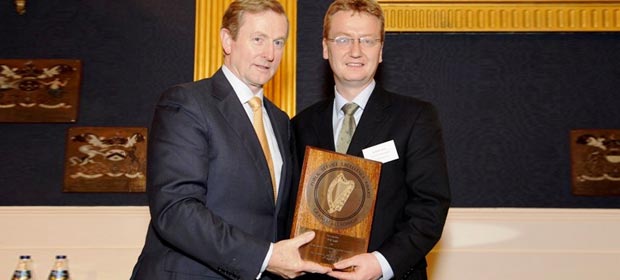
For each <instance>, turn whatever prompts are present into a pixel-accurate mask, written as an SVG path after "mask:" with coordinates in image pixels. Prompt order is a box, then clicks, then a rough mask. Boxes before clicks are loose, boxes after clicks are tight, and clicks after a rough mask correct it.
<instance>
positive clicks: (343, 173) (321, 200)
mask: <svg viewBox="0 0 620 280" xmlns="http://www.w3.org/2000/svg"><path fill="white" fill-rule="evenodd" d="M380 174H381V163H379V162H376V161H371V160H367V159H364V158H360V157H355V156H351V155H345V154H340V153H336V152H332V151H327V150H322V149H318V148H314V147H306V154H305V157H304V164H303V168H302V175H301V181H300V183H299V190H298V194H297V204H296V206H295V216H294V219H293V229H292V231H291V237H294V236H297V235H299V234H301V233H304V232H306V231H310V230H311V231H314V232H315V233H316V236H315V238H314V240H312V242H310V243H308V244H306V245H305V246H303V247H301V248H300V254H301V256H302V258H303V259H305V260H310V261H314V262H317V263H320V264H323V265H327V266H331V265H332V264H333V263H335V262H338V261H339V260H342V259H346V258H348V257H352V256H354V255H357V254H360V253H365V252H366V250H367V249H368V240H369V237H370V227H371V225H372V219H373V214H374V207H375V201H376V196H377V188H378V185H379V176H380Z"/></svg>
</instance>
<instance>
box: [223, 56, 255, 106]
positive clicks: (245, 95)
mask: <svg viewBox="0 0 620 280" xmlns="http://www.w3.org/2000/svg"><path fill="white" fill-rule="evenodd" d="M222 72H223V73H224V76H226V79H227V80H228V82H229V83H230V85H231V86H232V88H233V90H234V91H235V94H236V95H237V98H239V101H241V104H245V103H247V102H248V101H249V100H250V98H252V97H255V96H256V97H258V98H260V100H261V102H262V101H263V89H261V90H260V91H259V92H257V93H256V94H254V93H253V92H252V90H250V87H248V85H246V84H245V83H244V82H242V81H241V80H240V79H239V78H237V76H235V74H233V72H232V71H230V69H228V67H226V65H222Z"/></svg>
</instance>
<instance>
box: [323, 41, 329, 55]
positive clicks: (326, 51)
mask: <svg viewBox="0 0 620 280" xmlns="http://www.w3.org/2000/svg"><path fill="white" fill-rule="evenodd" d="M323 59H329V50H328V49H327V41H325V38H323Z"/></svg>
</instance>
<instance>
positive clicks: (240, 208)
mask: <svg viewBox="0 0 620 280" xmlns="http://www.w3.org/2000/svg"><path fill="white" fill-rule="evenodd" d="M265 100H266V99H265ZM264 104H265V108H266V110H267V113H268V114H269V118H270V120H271V123H272V126H273V128H274V132H275V135H276V138H277V141H278V146H279V147H280V153H281V154H282V159H283V161H284V165H283V168H282V174H281V180H280V186H279V196H278V203H277V204H275V203H274V198H273V195H274V194H273V190H272V187H271V178H270V175H269V170H268V167H267V162H266V160H265V157H264V154H263V152H262V150H261V147H260V143H259V141H258V138H257V137H256V134H255V133H254V129H253V128H252V124H251V121H250V120H249V118H248V116H247V114H246V113H245V111H244V110H243V107H242V105H241V103H240V102H239V99H238V98H237V96H236V95H235V93H234V91H233V88H232V86H231V85H230V83H229V82H228V80H226V78H225V76H224V74H223V73H222V70H221V69H220V70H219V71H218V72H217V73H216V74H215V75H214V76H213V77H211V78H209V79H204V80H201V81H198V82H194V83H187V84H182V85H178V86H175V87H172V88H171V89H169V90H167V91H166V92H164V93H163V94H162V96H161V98H160V100H159V102H158V103H157V108H156V110H155V115H154V118H153V122H152V126H151V129H150V131H149V142H148V174H147V176H148V179H147V182H148V184H147V194H148V199H149V209H150V214H151V222H150V225H149V227H148V232H147V237H146V242H145V245H144V249H143V251H142V253H141V255H140V257H139V259H138V262H137V263H136V266H135V267H134V271H133V275H132V279H136V280H158V279H177V280H181V279H254V278H255V277H256V276H257V275H258V274H259V270H260V268H261V265H262V263H263V261H264V258H265V256H266V254H267V251H268V249H269V243H270V242H274V241H277V240H279V239H282V238H285V237H286V235H287V225H286V223H287V216H288V214H289V211H288V207H289V195H290V187H291V183H292V172H293V164H294V160H293V154H292V147H291V135H292V134H291V132H290V125H289V118H288V116H287V115H286V114H285V113H284V112H282V111H281V110H280V109H278V108H277V107H276V106H275V105H273V104H272V103H271V102H269V101H268V100H266V101H265V102H264ZM264 276H265V277H269V275H268V273H265V274H264Z"/></svg>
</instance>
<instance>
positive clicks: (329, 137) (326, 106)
mask: <svg viewBox="0 0 620 280" xmlns="http://www.w3.org/2000/svg"><path fill="white" fill-rule="evenodd" d="M333 107H334V99H331V100H330V101H329V102H324V103H323V106H321V107H320V108H319V109H318V110H319V112H318V114H316V115H315V118H316V119H315V120H314V121H313V122H312V125H313V129H314V131H315V132H316V135H317V138H318V141H319V148H324V149H328V150H331V151H335V150H336V146H335V145H334V129H333V127H334V125H333V123H332V116H333V114H334V109H333Z"/></svg>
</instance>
